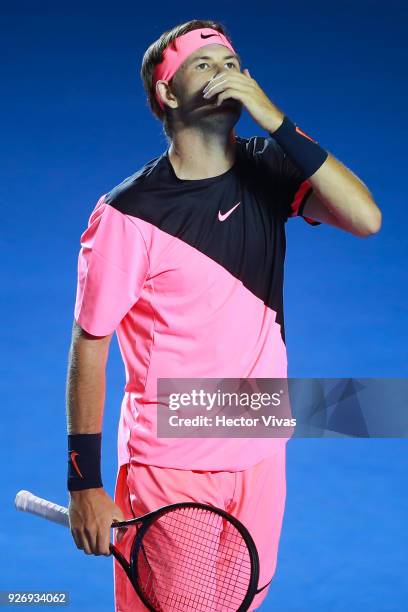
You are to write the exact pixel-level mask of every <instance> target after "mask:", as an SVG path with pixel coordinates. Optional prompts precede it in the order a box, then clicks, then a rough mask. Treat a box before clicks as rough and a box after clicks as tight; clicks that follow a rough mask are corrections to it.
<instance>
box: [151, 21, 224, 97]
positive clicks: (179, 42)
mask: <svg viewBox="0 0 408 612" xmlns="http://www.w3.org/2000/svg"><path fill="white" fill-rule="evenodd" d="M214 44H218V45H224V46H225V47H228V49H231V51H232V52H233V53H235V49H234V48H233V47H232V45H231V43H230V42H229V41H228V40H227V38H226V37H225V36H224V34H221V32H218V31H217V30H213V29H212V28H201V29H199V30H191V31H190V32H187V34H182V35H181V36H178V37H177V38H176V39H175V40H174V41H173V43H170V44H169V45H168V46H167V47H166V48H165V50H164V52H163V61H162V62H161V63H160V64H157V66H156V68H155V70H154V74H153V85H154V86H156V83H157V81H158V80H164V81H169V80H170V79H171V77H172V76H173V75H174V73H175V72H177V70H178V69H179V67H180V66H181V64H182V63H183V62H184V60H185V59H186V58H187V57H188V56H189V55H191V54H192V53H194V51H196V50H197V49H199V48H200V47H204V46H205V45H214ZM173 45H174V47H176V48H174V47H173ZM156 99H157V102H158V104H159V106H160V108H163V106H164V105H163V103H162V101H161V100H160V99H159V96H158V95H157V92H156Z"/></svg>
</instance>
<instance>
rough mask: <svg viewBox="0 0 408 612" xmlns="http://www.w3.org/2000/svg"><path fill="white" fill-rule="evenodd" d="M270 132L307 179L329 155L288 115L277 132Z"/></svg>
mask: <svg viewBox="0 0 408 612" xmlns="http://www.w3.org/2000/svg"><path fill="white" fill-rule="evenodd" d="M269 134H270V136H272V138H274V139H275V140H276V142H277V143H278V144H279V145H280V146H281V147H282V149H283V150H284V152H285V153H287V154H288V155H289V157H290V158H291V160H292V161H293V163H294V164H295V165H296V166H297V167H298V168H299V170H301V171H302V173H303V174H304V176H305V180H306V179H308V178H309V177H311V176H312V174H314V173H315V172H316V170H318V169H319V168H320V166H321V165H323V163H324V162H325V161H326V159H327V157H328V155H329V153H328V152H327V151H325V149H323V148H322V147H321V146H320V145H319V144H318V143H317V142H316V141H315V140H313V138H311V137H310V136H308V135H307V134H305V133H304V132H303V131H302V130H301V129H300V128H299V127H298V126H297V125H296V124H295V123H293V121H292V120H291V119H289V117H288V116H287V115H285V117H284V119H283V123H282V124H281V125H280V126H279V127H278V129H277V130H275V132H269Z"/></svg>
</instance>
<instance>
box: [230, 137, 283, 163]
mask: <svg viewBox="0 0 408 612" xmlns="http://www.w3.org/2000/svg"><path fill="white" fill-rule="evenodd" d="M236 141H237V146H238V151H239V152H241V154H242V155H243V156H244V158H245V159H246V161H247V162H251V161H252V162H253V163H255V164H256V165H259V166H262V165H265V164H266V165H267V166H268V168H269V169H271V168H276V170H277V171H279V170H280V169H281V167H282V162H283V160H284V152H283V150H282V148H281V147H280V146H279V144H278V143H277V142H276V140H274V139H273V138H272V137H271V136H250V137H247V138H245V137H242V136H237V137H236Z"/></svg>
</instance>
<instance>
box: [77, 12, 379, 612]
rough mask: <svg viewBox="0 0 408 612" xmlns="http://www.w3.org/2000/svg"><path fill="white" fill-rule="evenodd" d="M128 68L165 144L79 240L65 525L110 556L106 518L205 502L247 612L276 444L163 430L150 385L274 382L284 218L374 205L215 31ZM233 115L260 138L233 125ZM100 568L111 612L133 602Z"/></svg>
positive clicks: (269, 563)
mask: <svg viewBox="0 0 408 612" xmlns="http://www.w3.org/2000/svg"><path fill="white" fill-rule="evenodd" d="M141 76H142V80H143V84H144V87H145V90H146V93H147V99H148V103H149V105H150V108H151V110H152V112H153V113H154V114H155V115H156V117H158V119H159V120H160V121H161V122H162V124H163V128H164V132H165V134H166V137H167V139H168V142H169V147H168V149H167V150H166V151H164V152H163V153H162V154H161V155H159V156H157V157H155V158H154V159H152V160H150V161H147V162H146V163H145V165H144V166H143V167H141V168H140V169H138V170H137V171H136V172H135V173H134V174H132V175H131V176H129V177H128V178H126V179H125V180H123V181H122V182H120V184H118V185H117V186H116V187H114V188H113V189H111V190H110V191H109V192H107V193H104V194H103V195H101V196H100V197H99V199H98V201H97V203H96V206H95V207H94V209H93V210H92V212H91V214H90V217H89V222H88V226H87V228H86V229H85V231H84V233H83V234H82V236H81V249H80V253H79V259H78V284H77V294H76V303H75V321H74V328H73V339H72V345H71V350H70V363H69V371H68V382H67V421H68V489H69V491H70V504H69V517H70V523H71V532H72V535H73V538H74V540H75V543H76V545H77V547H78V548H80V549H82V550H83V551H84V552H85V553H87V554H95V555H109V538H110V524H111V522H112V521H114V520H123V519H125V518H131V517H132V516H138V515H141V514H144V513H145V512H148V511H151V510H154V509H155V508H158V507H160V506H163V505H166V504H169V503H173V502H178V501H196V502H203V503H206V504H214V505H216V506H218V507H221V508H223V509H225V510H226V511H228V512H230V513H231V514H233V515H234V516H236V517H237V518H238V519H239V520H240V521H242V522H243V523H244V524H245V525H246V527H247V528H248V529H249V531H250V533H251V534H252V537H253V538H254V541H255V544H256V546H257V549H258V553H259V557H260V579H259V585H258V586H259V588H260V589H262V591H261V592H260V593H259V594H258V595H257V596H256V597H255V599H254V601H253V604H252V606H251V608H250V610H255V609H257V608H258V607H259V605H260V604H261V602H262V601H263V599H264V598H265V596H266V594H267V592H268V587H269V585H270V582H271V580H272V577H273V575H274V573H275V568H276V562H277V553H278V544H279V538H280V533H281V526H282V519H283V514H284V505H285V492H286V481H285V449H286V442H287V438H259V439H254V438H253V437H252V438H250V437H247V438H230V439H221V440H220V439H214V438H213V439H211V438H202V439H187V438H185V439H183V438H173V439H171V438H159V437H158V436H157V432H156V425H157V421H156V408H157V379H158V378H284V377H286V376H287V357H286V347H285V328H284V315H283V297H282V296H283V272H284V257H285V223H286V221H287V220H288V219H289V218H292V217H301V218H302V219H303V220H304V221H305V222H306V223H307V224H308V225H310V226H311V227H312V226H315V227H317V226H319V225H320V224H321V223H327V224H329V225H332V226H335V227H337V228H340V229H342V230H344V231H346V232H350V233H352V234H353V235H355V236H360V237H363V236H368V235H371V234H374V233H376V232H378V231H379V229H380V226H381V212H380V210H379V208H378V207H377V205H376V204H375V202H374V201H373V198H372V196H371V194H370V192H369V190H368V189H367V187H366V186H365V185H364V183H363V182H362V181H361V180H360V179H359V178H358V177H357V176H356V175H355V174H353V172H351V171H350V170H349V169H347V168H346V167H345V166H344V165H343V164H342V163H341V162H340V161H338V160H337V159H336V158H335V157H333V156H332V155H331V154H329V153H328V152H327V151H326V150H325V149H323V148H322V147H321V146H320V145H319V144H318V143H317V142H316V141H315V139H313V138H312V137H311V136H309V135H308V134H306V133H305V132H304V131H303V130H302V129H301V128H299V127H298V126H297V124H296V123H294V121H292V119H290V118H289V117H288V116H287V115H286V114H285V113H284V112H283V111H281V110H280V109H279V108H278V107H277V106H276V104H275V103H274V102H273V101H272V100H271V98H269V96H268V95H267V94H266V93H265V91H264V90H263V89H262V88H261V86H260V85H259V84H258V83H257V81H256V80H255V78H253V76H251V74H250V72H249V70H248V69H246V68H245V69H242V66H241V60H240V56H239V54H238V53H237V51H236V49H235V47H234V46H233V45H232V41H231V38H230V37H229V36H228V35H227V34H226V31H225V29H224V27H223V26H222V25H221V24H219V23H216V22H212V21H200V20H194V21H190V22H188V23H184V24H182V25H178V26H176V27H174V28H173V29H171V30H169V31H167V32H165V33H164V34H162V36H160V38H159V39H158V40H156V41H155V42H154V43H153V44H152V45H151V46H150V47H149V48H148V49H147V51H146V52H145V54H144V57H143V63H142V67H141ZM243 108H245V109H246V110H247V112H248V113H249V114H250V116H251V117H252V119H253V120H254V121H255V122H256V123H257V125H258V128H259V132H260V133H262V135H259V136H253V137H250V138H243V137H240V136H238V135H237V134H236V132H235V129H234V126H235V125H236V123H237V121H238V120H239V118H240V115H241V113H242V109H243ZM115 331H116V334H117V338H118V342H119V346H120V350H121V354H122V357H123V362H124V366H125V372H126V386H125V389H124V396H123V402H122V406H121V414H120V420H119V429H118V464H119V465H118V473H117V481H116V488H115V494H114V500H112V499H111V497H110V496H109V495H108V494H107V493H106V491H105V490H104V488H103V484H102V478H101V468H100V458H101V438H102V419H103V407H104V399H105V366H106V361H107V357H108V352H109V343H110V341H111V338H112V335H113V333H114V332H115ZM120 535H121V539H122V545H126V537H127V536H128V534H123V533H122V534H120ZM129 545H130V542H129ZM113 562H114V585H115V609H116V611H117V612H135V611H138V610H145V609H146V608H145V607H144V605H143V604H142V603H141V601H140V600H139V599H138V597H137V595H136V594H135V592H134V590H133V588H132V586H131V584H130V582H129V581H128V579H127V577H126V576H125V573H124V571H123V569H122V568H121V567H120V566H119V565H118V563H117V562H116V560H113ZM186 609H187V608H186Z"/></svg>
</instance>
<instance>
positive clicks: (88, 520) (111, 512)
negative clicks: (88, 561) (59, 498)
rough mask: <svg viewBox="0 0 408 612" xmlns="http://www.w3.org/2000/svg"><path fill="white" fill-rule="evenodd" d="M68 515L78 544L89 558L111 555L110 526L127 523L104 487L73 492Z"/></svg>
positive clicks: (71, 492)
mask: <svg viewBox="0 0 408 612" xmlns="http://www.w3.org/2000/svg"><path fill="white" fill-rule="evenodd" d="M68 516H69V524H70V529H71V533H72V536H73V538H74V540H75V544H76V545H77V547H78V548H80V549H82V550H83V551H84V552H85V553H86V554H87V555H106V556H109V555H110V554H111V552H110V550H109V542H110V528H111V525H112V523H113V522H115V521H124V520H126V518H125V516H124V515H123V513H122V510H121V509H120V508H119V506H117V505H116V504H115V502H114V501H113V499H112V498H111V497H110V496H109V495H108V494H107V493H106V491H105V490H104V489H103V488H102V487H99V488H97V489H84V490H82V491H70V502H69V506H68ZM119 541H120V538H119Z"/></svg>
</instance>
